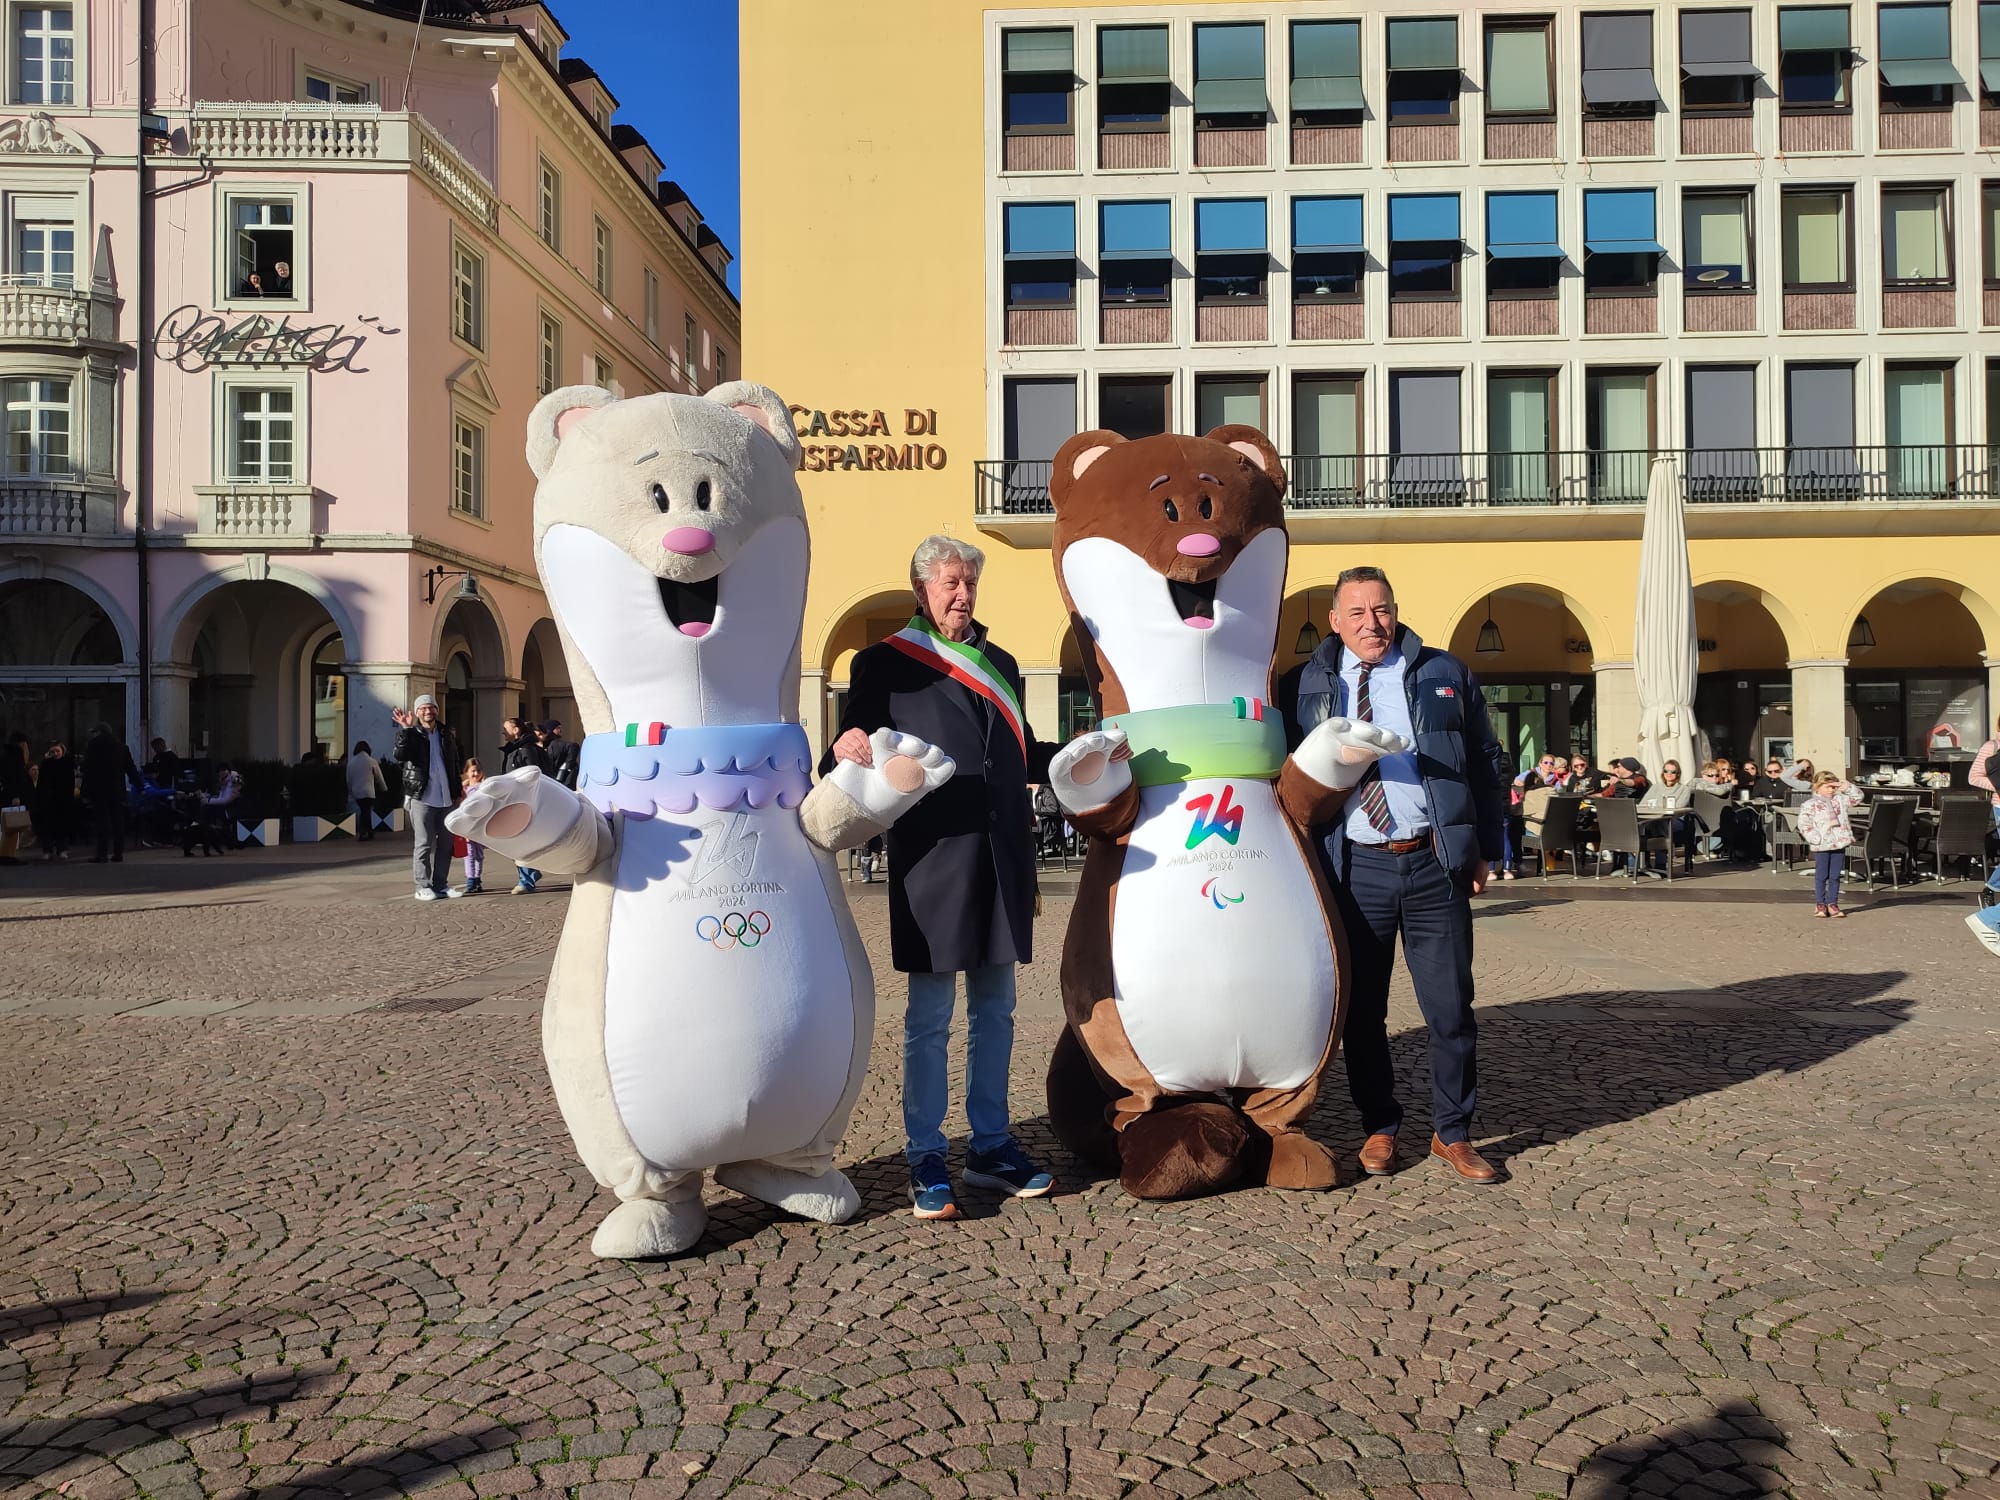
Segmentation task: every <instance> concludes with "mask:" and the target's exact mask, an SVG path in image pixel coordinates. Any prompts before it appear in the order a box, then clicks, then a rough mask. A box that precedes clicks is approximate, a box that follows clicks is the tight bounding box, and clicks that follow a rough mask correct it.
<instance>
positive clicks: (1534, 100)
mask: <svg viewBox="0 0 2000 1500" xmlns="http://www.w3.org/2000/svg"><path fill="white" fill-rule="evenodd" d="M1554 113H1555V49H1554V48H1553V47H1552V46H1551V44H1550V41H1549V23H1548V22H1547V21H1529V22H1525V23H1524V22H1517V21H1508V22H1505V23H1498V22H1489V23H1488V25H1487V27H1486V114H1487V117H1488V118H1489V119H1539V120H1546V119H1551V118H1553V117H1554Z"/></svg>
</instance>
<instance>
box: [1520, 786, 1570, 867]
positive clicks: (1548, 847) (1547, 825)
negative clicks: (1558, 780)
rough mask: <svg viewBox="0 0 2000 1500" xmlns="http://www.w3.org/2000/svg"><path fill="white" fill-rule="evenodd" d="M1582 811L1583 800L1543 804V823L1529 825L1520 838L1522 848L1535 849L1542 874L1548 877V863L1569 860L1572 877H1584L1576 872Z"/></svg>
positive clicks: (1553, 800)
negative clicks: (1578, 814)
mask: <svg viewBox="0 0 2000 1500" xmlns="http://www.w3.org/2000/svg"><path fill="white" fill-rule="evenodd" d="M1582 808H1583V799H1582V798H1581V797H1551V798H1549V800H1548V801H1547V803H1545V804H1544V807H1543V812H1542V821H1541V822H1540V823H1538V824H1537V823H1530V824H1529V825H1528V827H1527V830H1526V831H1525V832H1524V833H1523V834H1522V835H1521V847H1522V848H1524V849H1533V850H1534V851H1535V853H1536V854H1537V855H1538V856H1540V859H1541V866H1542V870H1541V872H1542V874H1544V875H1546V874H1548V873H1549V861H1550V860H1553V859H1560V858H1562V857H1563V856H1564V855H1568V856H1569V873H1570V874H1571V875H1572V876H1576V875H1579V874H1581V873H1582V872H1581V871H1580V870H1579V869H1578V868H1577V855H1576V848H1577V842H1578V840H1577V827H1576V815H1577V813H1578V812H1580V811H1581V810H1582Z"/></svg>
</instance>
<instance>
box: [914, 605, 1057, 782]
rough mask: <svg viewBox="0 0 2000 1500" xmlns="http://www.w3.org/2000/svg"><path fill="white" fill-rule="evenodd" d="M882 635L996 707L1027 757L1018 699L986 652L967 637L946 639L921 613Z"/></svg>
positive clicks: (1026, 745) (1024, 727)
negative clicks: (964, 639) (965, 638)
mask: <svg viewBox="0 0 2000 1500" xmlns="http://www.w3.org/2000/svg"><path fill="white" fill-rule="evenodd" d="M885 639H886V642H887V644H889V645H890V646H893V647H894V648H895V649H896V650H898V651H900V652H902V653H903V655H905V656H907V657H909V658H910V659H911V660H912V661H920V662H922V663H923V664H924V665H925V666H927V667H930V668H932V669H933V670H935V671H938V672H942V673H943V674H944V675H945V676H947V677H949V678H950V679H951V680H952V681H953V682H956V683H958V684H960V685H961V686H963V687H966V688H970V689H971V690H972V691H973V692H975V693H977V694H978V695H979V696H980V697H982V698H984V699H985V700H986V701H987V702H988V703H990V704H992V705H993V706H994V707H995V708H996V709H998V710H999V711H1000V717H1001V718H1003V719H1005V720H1006V721H1007V727H1008V728H1009V729H1011V730H1013V731H1014V739H1015V742H1016V743H1017V744H1019V745H1020V747H1021V758H1022V759H1023V760H1026V759H1027V757H1028V731H1027V727H1026V724H1025V721H1024V720H1023V718H1022V715H1021V700H1020V699H1019V698H1017V697H1015V696H1014V686H1013V684H1012V683H1010V682H1008V680H1007V678H1006V676H1005V675H1004V674H1003V673H1002V672H1001V671H1000V669H999V668H998V667H996V666H994V665H993V663H992V662H990V661H988V660H987V659H986V653H985V652H983V651H981V650H980V649H979V648H978V647H977V646H975V645H973V644H971V643H970V642H969V641H951V640H946V639H945V638H944V637H943V636H942V635H940V634H938V631H937V627H936V626H934V625H932V624H931V622H930V621H928V620H926V619H925V618H924V617H923V616H922V615H915V616H912V617H911V620H910V623H909V624H908V625H905V626H904V627H903V628H902V629H901V630H899V631H897V632H896V633H895V634H894V635H892V636H888V637H886V638H885Z"/></svg>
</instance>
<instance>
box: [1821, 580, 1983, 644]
mask: <svg viewBox="0 0 2000 1500" xmlns="http://www.w3.org/2000/svg"><path fill="white" fill-rule="evenodd" d="M1895 589H1916V590H1921V591H1927V592H1934V593H1939V594H1942V595H1944V596H1945V597H1946V598H1948V599H1952V600H1955V601H1956V602H1957V603H1958V604H1959V605H1961V606H1962V607H1963V608H1964V610H1965V612H1966V613H1967V614H1968V615H1970V616H1971V617H1972V621H1973V624H1974V625H1975V626H1976V627H1977V628H1978V630H1979V633H1980V636H1981V650H1983V651H1984V652H1985V653H1986V654H1987V656H1988V657H1989V658H1990V659H1992V660H1993V661H1995V662H2000V609H1996V608H1995V607H1994V606H1993V604H1992V603H1991V602H1990V601H1989V600H1988V599H1987V598H1986V596H1985V595H1984V594H1982V593H1980V592H1979V591H1978V590H1976V589H1974V588H1973V587H1972V586H1971V585H1969V584H1964V583H1960V582H1959V581H1958V580H1956V579H1951V578H1940V577H1939V576H1938V575H1937V574H1936V573H1934V572H1931V571H1928V570H1926V569H1923V568H1909V569H1904V570H1902V571H1899V572H1896V573H1891V574H1889V575H1887V576H1886V577H1883V578H1880V579H1877V580H1876V582H1875V583H1874V584H1873V586H1871V587H1870V588H1869V589H1868V591H1867V593H1866V594H1865V595H1864V596H1863V597H1862V598H1860V599H1858V600H1856V601H1855V603H1854V605H1853V607H1852V608H1851V609H1849V610H1848V611H1847V613H1846V615H1845V617H1844V629H1843V634H1842V635H1841V638H1840V640H1839V641H1838V642H1837V643H1836V645H1837V646H1841V647H1844V646H1845V645H1846V642H1847V640H1848V638H1849V635H1850V634H1851V633H1852V631H1853V628H1854V622H1855V620H1856V619H1858V618H1859V617H1860V616H1861V615H1863V614H1865V613H1866V612H1867V609H1868V606H1869V605H1870V604H1872V603H1874V602H1875V600H1876V599H1878V598H1880V597H1881V596H1882V595H1883V594H1885V593H1888V592H1890V591H1891V590H1895Z"/></svg>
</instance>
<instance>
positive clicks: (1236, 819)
mask: <svg viewBox="0 0 2000 1500" xmlns="http://www.w3.org/2000/svg"><path fill="white" fill-rule="evenodd" d="M1234 792H1235V788H1234V787H1232V786H1230V785H1229V783H1228V782H1224V783H1223V785H1222V790H1221V792H1220V793H1216V792H1204V793H1202V795H1201V796H1199V797H1190V798H1188V800H1187V801H1186V802H1184V803H1182V804H1181V805H1182V807H1184V808H1185V809H1186V810H1187V811H1189V812H1191V813H1193V814H1194V821H1193V822H1191V823H1190V824H1189V825H1188V834H1187V847H1188V848H1189V849H1190V850H1193V849H1198V848H1200V847H1201V846H1202V845H1203V844H1205V843H1207V842H1208V841H1209V840H1210V839H1213V838H1219V839H1221V840H1222V842H1223V843H1225V844H1227V845H1229V846H1230V847H1231V848H1232V849H1233V848H1235V847H1236V841H1237V840H1238V839H1240V838H1241V837H1242V836H1243V809H1242V808H1241V807H1238V806H1237V805H1236V800H1235V797H1234V795H1233V794H1234ZM1223 885H1224V880H1223V877H1222V876H1220V875H1211V876H1209V877H1208V879H1206V880H1204V881H1203V882H1202V883H1201V895H1202V899H1203V900H1205V901H1208V902H1210V903H1212V904H1213V905H1214V907H1215V909H1216V910H1217V911H1227V910H1228V909H1229V908H1230V907H1232V906H1240V905H1242V904H1243V895H1242V893H1241V892H1240V891H1239V892H1237V893H1235V894H1234V895H1232V894H1230V892H1228V891H1227V890H1225V889H1224V888H1223Z"/></svg>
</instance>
